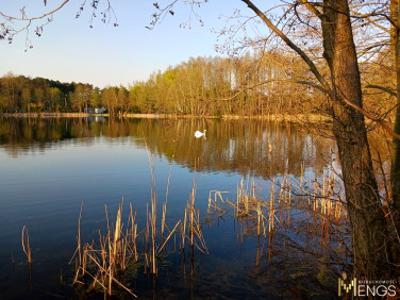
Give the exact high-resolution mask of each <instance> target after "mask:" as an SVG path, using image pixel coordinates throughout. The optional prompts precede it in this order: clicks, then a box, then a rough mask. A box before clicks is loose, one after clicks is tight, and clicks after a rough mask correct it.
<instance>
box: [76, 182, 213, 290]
mask: <svg viewBox="0 0 400 300" xmlns="http://www.w3.org/2000/svg"><path fill="white" fill-rule="evenodd" d="M195 197H196V189H195V187H193V189H192V192H191V194H190V198H189V200H188V204H187V206H186V207H185V209H184V221H183V222H182V220H180V219H179V220H178V221H176V222H175V224H174V225H173V226H171V227H170V226H168V224H167V222H166V219H167V201H166V202H165V203H164V204H163V206H162V211H161V222H160V225H159V226H158V221H159V219H158V210H157V199H156V195H155V194H153V195H152V199H151V202H150V205H148V206H147V212H146V223H145V228H144V229H143V230H142V231H139V230H138V225H137V222H136V212H135V211H134V210H133V207H132V205H131V204H130V205H129V213H128V217H127V222H126V226H125V225H124V220H123V206H124V204H123V201H121V203H120V204H119V205H118V208H117V212H116V216H115V222H114V223H113V224H111V222H110V218H109V213H108V209H107V206H106V207H105V216H106V217H105V218H106V232H105V233H102V232H101V231H100V230H99V231H98V239H97V241H91V242H86V243H84V244H83V245H82V243H81V233H80V225H81V218H82V207H81V212H80V215H79V219H78V231H77V238H76V240H77V247H76V250H75V253H74V255H73V257H72V259H71V262H72V261H73V260H75V266H76V270H75V276H74V284H80V285H84V286H89V289H90V290H101V291H102V292H103V293H104V294H105V295H108V296H111V295H113V294H114V293H115V288H116V287H117V288H118V290H124V291H125V292H127V293H129V294H130V295H131V296H133V297H137V296H136V294H135V293H134V291H133V290H132V289H131V288H130V287H129V286H128V285H127V284H125V283H124V281H123V277H124V276H123V275H124V273H125V272H126V271H127V270H128V269H132V268H135V269H136V270H139V269H143V272H144V273H148V274H151V275H153V276H157V275H158V272H159V261H160V260H161V259H162V258H163V257H165V256H167V255H168V254H169V252H168V244H169V243H170V242H171V241H176V239H177V238H178V239H180V240H181V250H182V251H183V250H184V249H185V245H187V246H190V247H191V249H198V250H199V251H200V252H202V253H204V254H207V253H208V248H207V245H206V242H205V239H204V236H203V232H202V226H201V221H200V211H199V210H198V209H196V207H195ZM141 237H142V238H143V243H142V244H140V243H139V240H140V239H141ZM185 241H187V242H185ZM174 248H176V245H175V247H174Z"/></svg>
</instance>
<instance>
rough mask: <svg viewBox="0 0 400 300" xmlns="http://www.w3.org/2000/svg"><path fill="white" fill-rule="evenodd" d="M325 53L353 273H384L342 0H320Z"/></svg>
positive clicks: (378, 214) (379, 218)
mask: <svg viewBox="0 0 400 300" xmlns="http://www.w3.org/2000/svg"><path fill="white" fill-rule="evenodd" d="M324 6H325V7H324V19H323V29H324V32H323V36H324V48H325V50H326V51H325V58H326V59H327V61H328V64H329V66H330V68H331V74H332V78H331V80H332V87H333V97H334V98H335V99H333V100H334V101H333V115H334V116H333V117H334V120H333V131H334V135H335V137H336V141H337V145H338V149H339V158H340V161H341V165H342V173H343V181H344V185H345V190H346V201H347V205H348V212H349V217H350V222H351V226H352V243H353V255H354V272H355V274H357V275H358V276H365V278H367V279H379V278H384V277H385V276H388V270H391V266H390V265H389V264H388V261H387V256H386V249H385V246H386V239H387V236H388V235H387V227H386V221H385V217H384V213H383V210H382V205H381V202H380V198H379V194H378V187H377V182H376V178H375V175H374V171H373V166H372V159H371V153H370V149H369V144H368V139H367V131H366V127H365V120H364V116H363V114H362V113H361V112H359V111H357V110H355V109H354V108H352V107H349V106H348V105H346V104H345V103H344V101H343V99H346V100H347V101H350V102H351V103H354V104H355V105H357V106H358V107H361V108H362V105H363V104H362V92H361V81H360V72H359V68H358V62H357V56H356V49H355V44H354V39H353V33H352V28H351V21H350V17H349V6H348V1H347V0H335V1H333V0H325V1H324Z"/></svg>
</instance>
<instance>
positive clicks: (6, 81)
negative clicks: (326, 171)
mask: <svg viewBox="0 0 400 300" xmlns="http://www.w3.org/2000/svg"><path fill="white" fill-rule="evenodd" d="M288 60H289V61H291V63H292V65H296V64H297V65H298V66H301V64H300V63H299V62H298V59H296V58H295V57H289V55H284V54H278V53H273V52H270V53H262V55H261V54H253V55H246V56H244V57H241V58H218V57H199V58H192V59H190V60H188V61H186V62H184V63H181V64H179V65H177V66H174V67H170V68H168V69H167V70H165V71H163V72H161V71H159V72H156V73H153V74H152V75H151V76H150V77H149V79H148V80H146V81H139V82H135V83H133V84H132V85H130V86H128V87H125V86H108V87H105V88H103V89H100V88H98V87H95V86H93V85H91V84H85V83H74V82H72V83H62V82H59V81H54V80H49V79H44V78H33V79H31V78H28V77H25V76H14V75H12V74H7V75H5V76H3V77H2V78H0V112H3V113H30V112H85V111H88V110H91V109H93V108H96V107H104V108H106V109H107V112H108V113H110V114H111V115H117V114H119V113H146V114H147V113H162V114H184V115H188V114H189V115H212V116H220V115H267V114H278V113H279V114H283V113H285V114H295V113H296V114H297V113H303V112H304V111H305V110H308V111H311V110H312V109H313V107H314V106H313V105H311V104H309V105H308V104H307V103H310V102H311V101H310V100H311V99H314V100H315V98H318V95H317V94H316V93H315V92H314V91H312V90H310V89H309V88H307V87H305V86H302V85H299V84H297V83H296V82H294V81H291V80H292V79H293V78H294V77H295V76H296V77H298V76H301V73H302V72H303V73H304V74H305V73H306V71H305V70H304V68H303V69H302V68H301V67H298V68H297V69H296V70H297V71H296V72H297V73H298V74H294V72H293V71H291V73H292V74H290V73H288V70H287V68H288V65H287V61H288Z"/></svg>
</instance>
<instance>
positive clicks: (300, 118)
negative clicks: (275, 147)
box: [0, 112, 331, 123]
mask: <svg viewBox="0 0 400 300" xmlns="http://www.w3.org/2000/svg"><path fill="white" fill-rule="evenodd" d="M0 117H2V118H10V117H11V118H42V119H43V118H90V117H107V118H109V117H110V115H109V114H108V113H106V114H89V113H51V112H43V113H1V114H0ZM113 118H126V119H224V120H265V121H280V122H294V123H300V122H308V123H327V122H330V121H331V119H330V118H329V117H327V116H323V115H317V114H310V115H283V114H280V115H277V114H273V115H255V116H241V115H221V116H210V115H200V116H199V115H179V114H136V113H124V114H120V115H116V116H114V117H113Z"/></svg>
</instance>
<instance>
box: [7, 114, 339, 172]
mask: <svg viewBox="0 0 400 300" xmlns="http://www.w3.org/2000/svg"><path fill="white" fill-rule="evenodd" d="M198 129H199V130H203V129H207V138H206V139H195V138H194V136H193V133H194V131H195V130H198ZM98 136H103V137H110V138H116V137H128V136H132V137H134V138H135V139H134V142H135V143H136V144H137V145H138V146H140V147H145V143H147V145H148V147H149V149H150V150H151V151H152V152H153V153H156V154H159V155H164V156H165V157H167V159H169V160H173V161H176V162H177V163H178V164H181V165H185V166H187V167H189V168H191V169H197V170H200V171H201V170H217V171H228V172H230V171H231V172H239V173H241V174H248V173H250V174H252V175H255V176H263V177H266V176H269V175H274V174H277V173H284V171H285V166H286V165H287V168H288V170H287V171H288V173H291V174H294V175H299V174H300V172H301V163H302V162H304V166H305V167H313V168H314V170H315V171H316V172H317V173H320V172H321V171H322V169H323V167H324V166H325V165H326V163H327V161H329V157H330V149H331V147H333V143H332V142H331V141H329V140H327V139H324V138H322V137H318V136H313V135H311V134H307V133H304V132H301V131H300V130H298V128H297V127H296V126H295V125H289V124H286V125H284V124H282V123H276V122H273V123H271V122H262V121H249V120H211V119H206V120H204V119H201V120H200V119H179V120H172V119H129V120H112V119H106V120H103V121H102V122H94V121H93V120H90V119H56V118H51V119H23V118H21V119H7V120H4V121H1V122H0V144H2V145H3V147H4V148H5V149H6V150H7V151H8V152H9V153H10V154H11V155H15V156H16V155H18V154H19V153H20V152H22V151H35V150H39V151H44V150H46V149H48V148H52V147H54V146H56V145H58V144H60V142H64V143H65V142H68V143H71V142H72V143H79V144H82V143H87V144H91V143H93V140H92V139H82V138H86V137H88V138H90V137H98ZM77 138H80V139H79V141H78V140H76V139H77Z"/></svg>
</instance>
